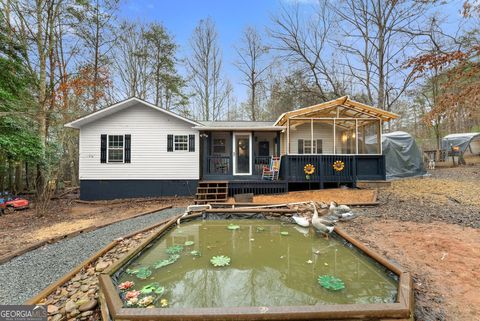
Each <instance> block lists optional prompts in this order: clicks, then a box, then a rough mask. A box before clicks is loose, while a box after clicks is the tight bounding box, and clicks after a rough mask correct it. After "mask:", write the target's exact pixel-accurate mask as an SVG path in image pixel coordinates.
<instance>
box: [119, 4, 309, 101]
mask: <svg viewBox="0 0 480 321" xmlns="http://www.w3.org/2000/svg"><path fill="white" fill-rule="evenodd" d="M280 1H290V0H224V1H221V0H196V1H195V0H123V1H122V2H121V6H120V17H121V18H123V19H128V20H132V21H141V22H153V21H156V22H161V23H163V25H164V26H165V27H166V28H167V29H168V30H169V32H170V33H171V34H172V35H173V36H174V38H175V40H176V42H177V44H178V45H179V46H180V48H179V51H178V56H179V57H185V56H186V55H187V54H188V52H189V48H188V42H189V39H190V37H191V35H192V32H193V30H194V29H195V27H196V25H197V23H198V21H199V20H200V19H204V18H207V17H211V18H212V19H213V21H214V22H215V24H216V27H217V32H218V34H219V37H220V47H221V49H222V52H223V64H224V72H225V74H226V75H227V77H228V78H229V79H230V81H231V82H232V84H233V85H234V90H235V95H236V96H237V97H238V98H239V100H243V99H244V98H245V97H246V89H245V88H244V87H243V86H241V85H240V75H239V72H238V70H237V69H236V67H235V66H234V65H233V63H234V62H235V60H236V59H237V54H236V51H235V46H238V45H239V42H240V41H239V40H240V38H241V35H242V31H243V30H244V29H245V28H246V27H247V26H253V27H257V28H258V30H259V31H262V32H263V31H264V30H265V27H266V26H267V25H268V24H270V21H271V16H272V15H273V14H274V13H275V12H276V11H277V10H278V8H279V6H280V4H281V3H280ZM303 1H307V2H308V1H309V0H303Z"/></svg>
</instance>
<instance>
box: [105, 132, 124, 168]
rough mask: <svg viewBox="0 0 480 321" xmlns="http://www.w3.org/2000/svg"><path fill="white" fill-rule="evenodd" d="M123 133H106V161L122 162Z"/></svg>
mask: <svg viewBox="0 0 480 321" xmlns="http://www.w3.org/2000/svg"><path fill="white" fill-rule="evenodd" d="M123 152H124V140H123V135H108V162H109V163H123V158H124V155H123Z"/></svg>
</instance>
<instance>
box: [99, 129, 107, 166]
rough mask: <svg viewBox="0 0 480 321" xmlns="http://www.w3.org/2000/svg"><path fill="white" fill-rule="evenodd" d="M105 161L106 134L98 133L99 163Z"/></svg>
mask: <svg viewBox="0 0 480 321" xmlns="http://www.w3.org/2000/svg"><path fill="white" fill-rule="evenodd" d="M106 162H107V135H105V134H103V135H100V163H106Z"/></svg>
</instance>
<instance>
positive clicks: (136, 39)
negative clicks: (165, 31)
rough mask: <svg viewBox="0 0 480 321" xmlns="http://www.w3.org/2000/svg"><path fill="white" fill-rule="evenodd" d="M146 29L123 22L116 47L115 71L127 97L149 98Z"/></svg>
mask: <svg viewBox="0 0 480 321" xmlns="http://www.w3.org/2000/svg"><path fill="white" fill-rule="evenodd" d="M144 32H145V28H144V26H142V25H139V24H135V23H132V22H126V21H125V22H123V23H122V24H121V25H120V27H119V30H118V34H117V38H116V39H117V41H116V45H115V47H116V48H115V49H116V50H115V54H114V56H115V58H114V62H115V70H116V72H117V74H118V77H119V82H120V86H122V89H121V90H122V91H123V92H124V93H125V94H126V96H127V97H132V96H136V97H138V98H141V99H146V98H147V93H148V86H149V71H148V67H149V54H148V52H147V51H148V41H147V39H146V38H145V37H143V36H142V35H143V33H144Z"/></svg>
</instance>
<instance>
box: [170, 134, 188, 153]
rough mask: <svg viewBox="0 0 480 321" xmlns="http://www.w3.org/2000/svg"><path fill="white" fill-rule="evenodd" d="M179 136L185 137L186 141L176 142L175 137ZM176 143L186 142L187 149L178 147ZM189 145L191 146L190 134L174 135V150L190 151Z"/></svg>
mask: <svg viewBox="0 0 480 321" xmlns="http://www.w3.org/2000/svg"><path fill="white" fill-rule="evenodd" d="M177 137H185V139H186V141H185V142H175V139H176V138H177ZM176 144H185V146H186V148H185V149H177V146H176ZM189 147H190V144H189V136H188V134H185V135H183V134H182V135H175V134H174V135H173V151H174V152H188V151H189Z"/></svg>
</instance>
